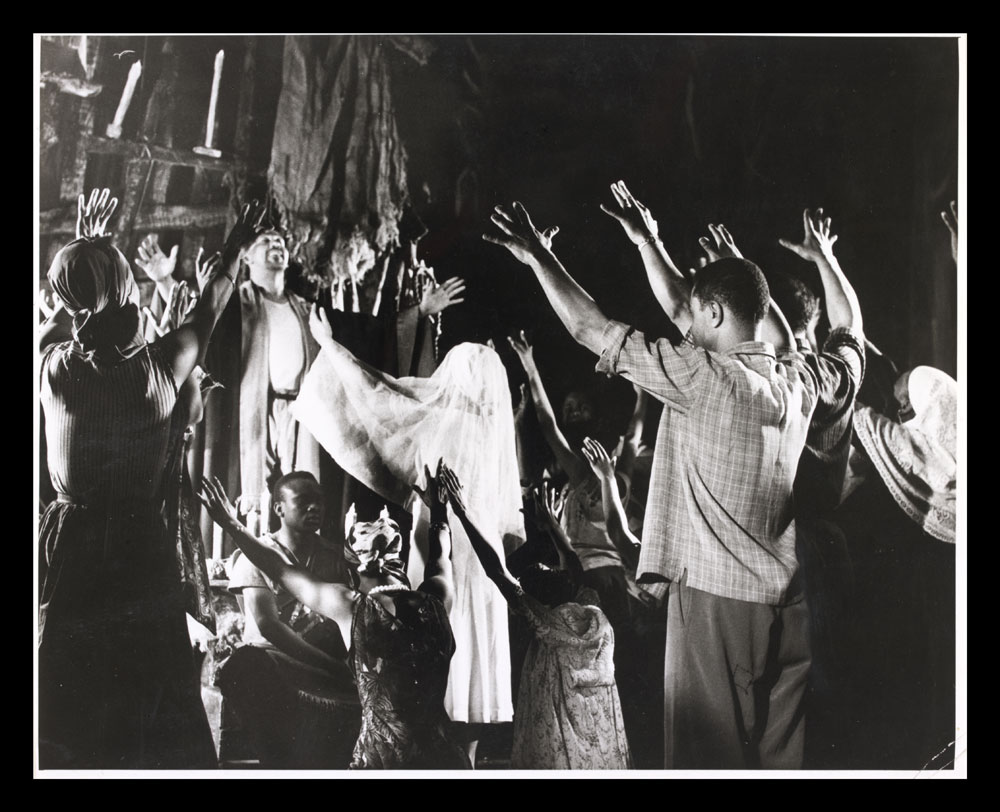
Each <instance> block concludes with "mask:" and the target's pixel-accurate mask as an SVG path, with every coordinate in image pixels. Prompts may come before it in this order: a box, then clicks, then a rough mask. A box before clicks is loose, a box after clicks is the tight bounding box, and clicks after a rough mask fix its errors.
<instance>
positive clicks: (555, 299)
mask: <svg viewBox="0 0 1000 812" xmlns="http://www.w3.org/2000/svg"><path fill="white" fill-rule="evenodd" d="M491 220H492V221H493V224H494V225H495V226H496V232H494V233H487V234H484V235H483V239H484V240H486V241H487V242H492V243H496V244H497V245H502V246H503V247H504V248H506V249H507V250H508V251H510V253H511V254H512V255H513V256H514V258H515V259H517V260H518V261H519V262H523V263H524V264H525V265H527V266H528V267H530V268H531V269H532V271H534V273H535V277H536V278H537V279H538V281H539V283H540V284H541V286H542V291H543V292H544V293H545V296H546V298H547V299H548V300H549V304H551V305H552V309H553V310H555V312H556V316H557V317H558V318H559V320H560V321H561V322H562V323H563V326H564V327H565V328H566V329H567V330H568V331H569V333H570V335H571V336H572V337H573V339H574V340H575V341H577V342H578V343H580V344H582V345H583V346H585V347H586V348H587V349H589V350H590V351H591V352H593V353H594V354H595V355H599V354H600V352H601V350H602V349H603V347H602V346H601V336H602V335H603V332H604V328H605V326H606V325H607V323H608V318H607V316H605V315H604V313H603V312H602V311H601V309H600V308H599V307H598V306H597V304H596V302H594V300H593V299H592V298H591V297H590V295H589V294H588V293H587V291H585V290H584V289H583V288H582V287H580V285H578V284H577V283H576V282H575V281H574V280H573V279H572V277H570V275H569V274H568V273H566V269H565V268H564V267H563V266H562V263H560V262H559V260H558V259H556V256H555V254H553V253H552V249H551V238H548V239H546V234H551V231H546V232H544V233H543V232H540V231H539V230H538V229H537V228H535V226H534V224H533V223H532V222H531V218H530V217H529V215H528V212H527V211H526V210H525V208H524V206H522V205H521V204H520V203H516V202H515V203H514V205H513V207H512V209H511V211H510V212H507V211H504V210H503V209H502V208H501V207H500V206H497V207H496V209H495V210H494V212H493V215H492V217H491ZM546 242H547V243H548V244H546Z"/></svg>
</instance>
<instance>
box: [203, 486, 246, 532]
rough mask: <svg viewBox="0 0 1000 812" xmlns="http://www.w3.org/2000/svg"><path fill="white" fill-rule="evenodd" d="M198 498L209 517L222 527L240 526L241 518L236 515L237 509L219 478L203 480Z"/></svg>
mask: <svg viewBox="0 0 1000 812" xmlns="http://www.w3.org/2000/svg"><path fill="white" fill-rule="evenodd" d="M198 498H199V499H200V500H201V503H202V504H203V505H204V506H205V509H206V510H207V511H208V515H209V516H211V517H212V521H214V522H215V523H216V524H217V525H219V526H220V527H226V526H232V525H233V524H239V521H240V520H239V517H238V516H237V515H236V508H235V507H234V506H233V503H232V502H230V501H229V497H228V496H226V489H225V488H223V487H222V483H221V482H219V478H218V477H212V479H209V478H208V477H204V476H203V477H202V478H201V491H200V492H199V493H198Z"/></svg>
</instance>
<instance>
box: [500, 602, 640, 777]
mask: <svg viewBox="0 0 1000 812" xmlns="http://www.w3.org/2000/svg"><path fill="white" fill-rule="evenodd" d="M511 606H512V607H514V608H516V609H517V611H518V612H519V613H520V614H521V615H522V616H524V617H525V619H527V621H528V623H529V624H530V625H531V627H532V629H533V631H534V635H535V639H534V640H533V641H532V642H531V645H530V646H529V648H528V653H527V655H526V656H525V659H524V666H523V667H522V669H521V683H520V690H519V693H518V698H517V705H516V709H515V713H514V746H513V750H512V752H511V764H510V766H511V768H512V769H516V770H624V769H628V768H630V767H631V766H632V760H631V756H630V753H629V746H628V739H627V738H626V736H625V723H624V722H623V720H622V711H621V703H620V702H619V699H618V688H617V686H616V685H615V667H614V648H615V635H614V631H612V629H611V624H610V623H608V619H607V618H606V617H605V616H604V613H603V612H602V611H601V610H600V609H599V608H598V607H596V606H588V605H583V604H579V603H564V604H561V605H560V606H556V607H554V608H549V607H547V606H545V605H543V604H541V603H539V602H538V601H536V600H534V599H533V598H531V597H529V596H528V595H522V596H521V597H520V599H519V600H518V601H516V602H512V603H511Z"/></svg>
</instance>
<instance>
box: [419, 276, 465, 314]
mask: <svg viewBox="0 0 1000 812" xmlns="http://www.w3.org/2000/svg"><path fill="white" fill-rule="evenodd" d="M464 292H465V280H463V279H461V278H460V277H457V276H455V277H452V278H451V279H446V280H445V281H444V282H443V283H442V284H440V285H428V286H427V287H426V288H424V295H423V296H422V297H421V299H420V315H421V316H436V315H437V314H438V313H440V312H441V311H442V310H445V309H447V308H449V307H451V306H452V305H455V304H461V303H462V302H464V301H465V299H463V298H462V294H463V293H464Z"/></svg>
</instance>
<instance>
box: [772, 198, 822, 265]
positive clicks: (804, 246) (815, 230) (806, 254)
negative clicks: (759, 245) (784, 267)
mask: <svg viewBox="0 0 1000 812" xmlns="http://www.w3.org/2000/svg"><path fill="white" fill-rule="evenodd" d="M830 222H831V221H830V218H829V217H826V218H824V217H823V209H816V213H815V214H812V213H810V211H809V209H806V210H805V211H803V212H802V227H803V231H804V234H803V237H802V242H799V243H795V242H792V241H791V240H783V239H782V240H778V243H779V244H780V245H781V246H782V247H784V248H787V249H788V250H789V251H793V252H794V253H796V254H798V255H799V256H800V257H802V259H804V260H806V261H808V262H818V261H823V260H825V261H829V260H830V258H831V257H832V256H833V244H834V243H835V242H836V241H837V235H836V234H831V233H830Z"/></svg>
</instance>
